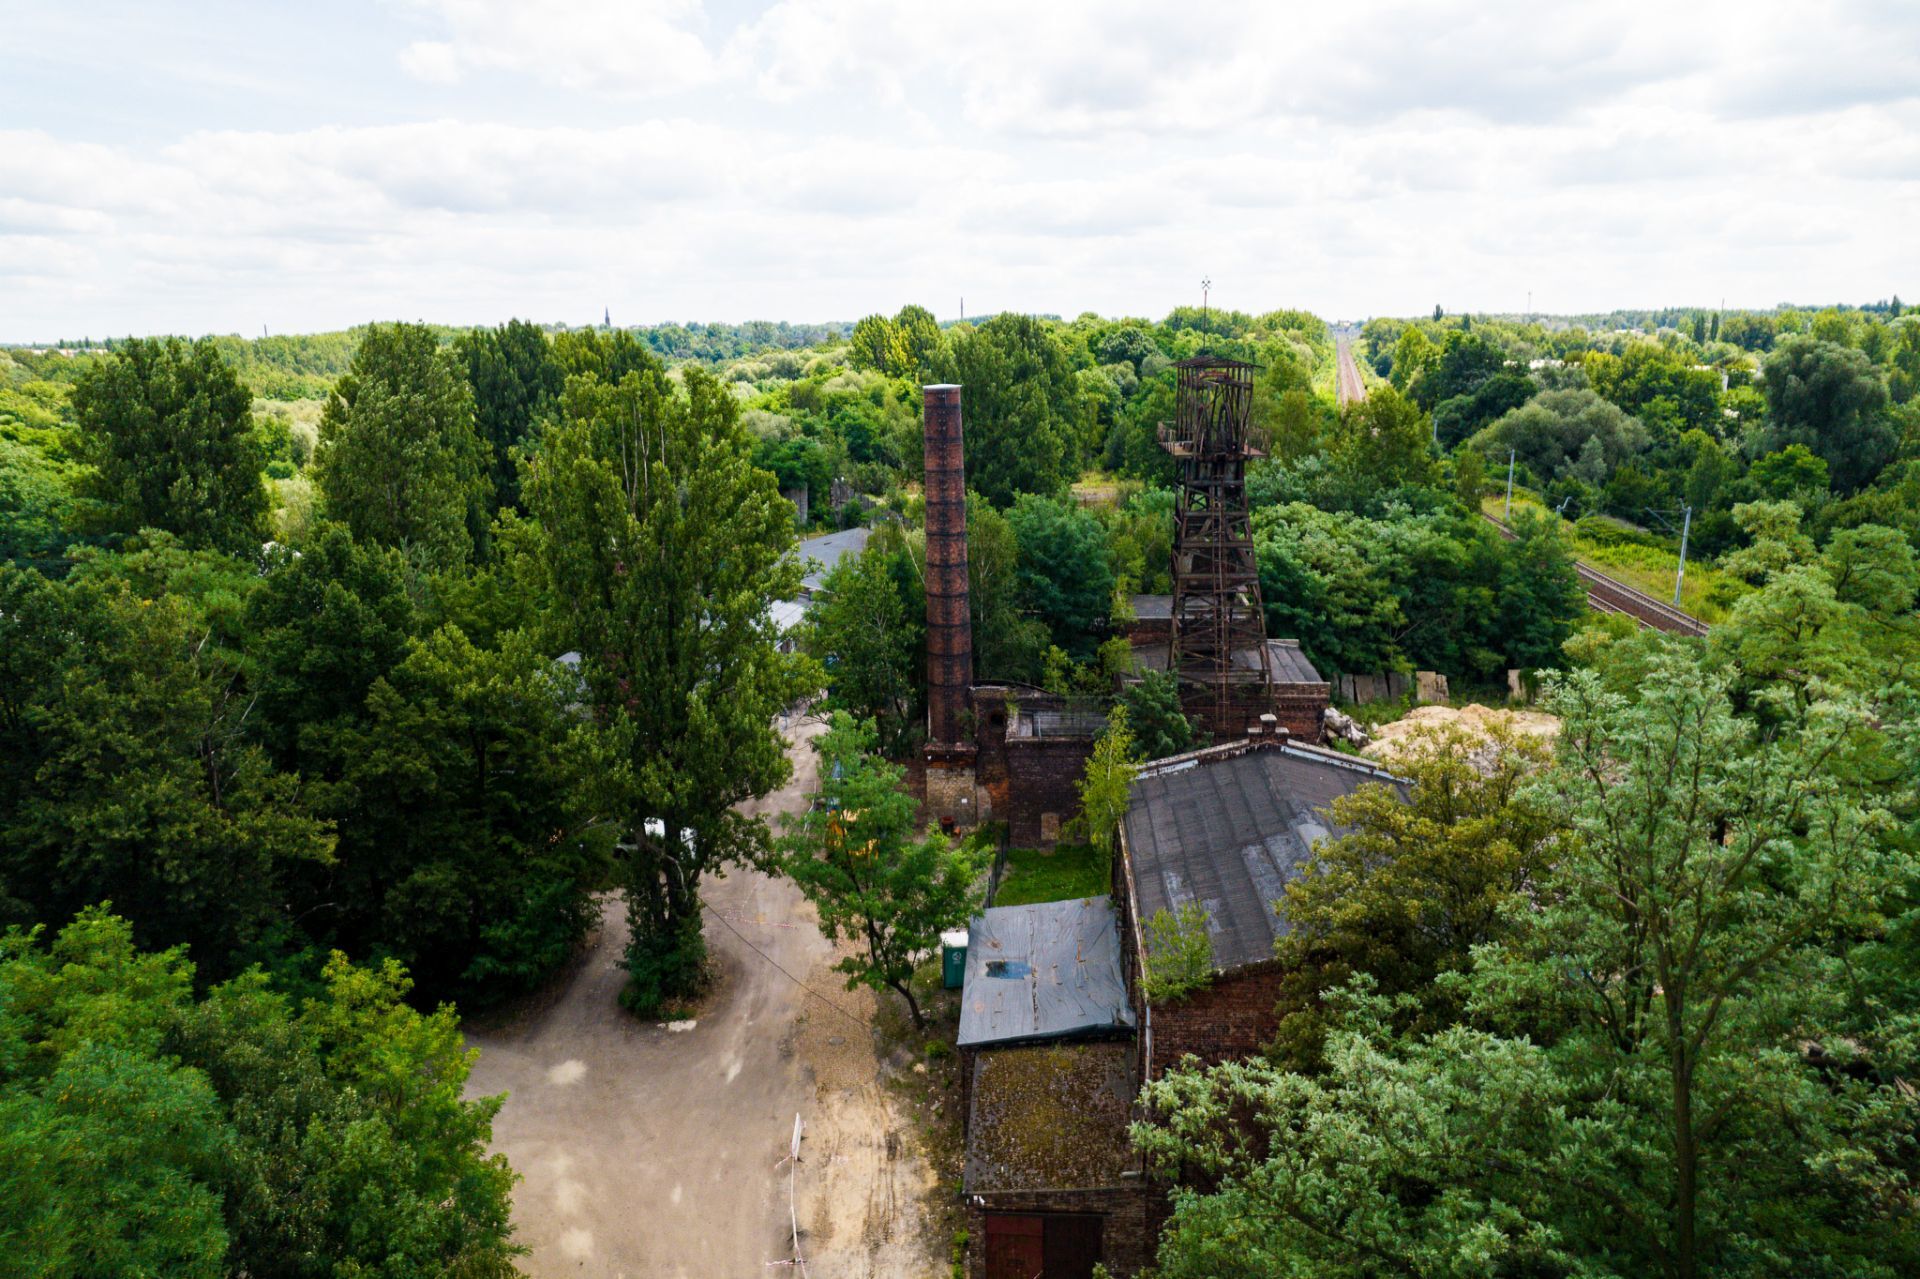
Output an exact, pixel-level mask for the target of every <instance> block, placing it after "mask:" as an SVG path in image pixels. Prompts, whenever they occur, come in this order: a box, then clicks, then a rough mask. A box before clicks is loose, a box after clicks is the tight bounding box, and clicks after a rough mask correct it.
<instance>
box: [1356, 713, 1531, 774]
mask: <svg viewBox="0 0 1920 1279" xmlns="http://www.w3.org/2000/svg"><path fill="white" fill-rule="evenodd" d="M1496 726H1498V727H1504V728H1506V729H1509V730H1510V731H1512V732H1513V733H1515V734H1517V735H1521V736H1527V737H1539V738H1543V739H1545V740H1546V741H1548V742H1551V741H1552V740H1553V739H1554V738H1555V737H1556V736H1558V735H1559V732H1560V721H1559V720H1558V719H1557V718H1555V717H1554V716H1552V715H1548V714H1545V713H1544V712H1541V711H1523V710H1503V709H1500V708H1497V707H1489V706H1480V705H1477V704H1471V703H1470V704H1468V705H1466V706H1416V707H1414V708H1413V709H1412V710H1410V711H1408V712H1407V713H1406V714H1405V715H1403V716H1401V717H1400V718H1399V719H1397V720H1394V721H1393V722H1392V723H1390V724H1381V725H1378V726H1377V727H1375V728H1372V729H1370V730H1368V731H1369V732H1371V733H1372V735H1373V742H1372V744H1371V745H1369V746H1367V747H1366V748H1365V749H1364V750H1363V751H1362V752H1361V753H1362V754H1364V755H1371V756H1373V757H1374V758H1375V759H1383V760H1389V761H1391V760H1397V759H1403V758H1405V757H1406V756H1407V755H1409V754H1410V753H1412V752H1415V751H1417V750H1419V749H1421V748H1423V747H1424V746H1426V745H1427V744H1428V743H1429V742H1431V741H1432V735H1433V734H1437V733H1441V732H1445V731H1446V730H1448V729H1456V730H1458V731H1459V732H1461V733H1462V734H1464V735H1465V736H1466V737H1467V739H1468V740H1469V741H1473V742H1486V741H1487V740H1488V733H1489V731H1490V729H1492V728H1494V727H1496Z"/></svg>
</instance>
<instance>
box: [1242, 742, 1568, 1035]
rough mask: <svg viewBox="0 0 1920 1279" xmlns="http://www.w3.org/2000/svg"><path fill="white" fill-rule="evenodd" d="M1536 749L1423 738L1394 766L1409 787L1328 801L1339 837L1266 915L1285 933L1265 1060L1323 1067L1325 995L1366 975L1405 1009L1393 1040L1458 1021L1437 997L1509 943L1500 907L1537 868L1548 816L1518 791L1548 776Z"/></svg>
mask: <svg viewBox="0 0 1920 1279" xmlns="http://www.w3.org/2000/svg"><path fill="white" fill-rule="evenodd" d="M1546 758H1547V749H1546V747H1545V746H1544V745H1543V744H1541V743H1540V742H1539V741H1538V740H1537V739H1534V738H1531V737H1526V736H1523V735H1520V734H1518V733H1516V732H1514V731H1512V730H1511V729H1506V728H1497V727H1496V728H1495V729H1494V730H1493V731H1492V733H1491V735H1490V736H1489V737H1488V738H1486V739H1485V740H1481V739H1479V738H1477V737H1473V736H1469V735H1468V734H1467V733H1465V732H1464V731H1462V730H1460V729H1457V728H1455V729H1451V730H1427V731H1425V732H1423V733H1420V734H1416V735H1415V736H1414V737H1413V738H1412V739H1410V740H1409V741H1408V742H1407V744H1406V748H1405V749H1404V750H1402V751H1401V752H1400V753H1399V754H1398V755H1397V756H1396V758H1395V761H1394V767H1395V770H1396V771H1397V772H1398V773H1400V774H1401V776H1403V777H1404V778H1405V779H1406V781H1405V783H1404V784H1401V783H1387V782H1382V783H1376V784H1371V785H1367V786H1362V787H1360V788H1359V789H1358V790H1356V791H1354V792H1353V793H1352V794H1350V795H1345V796H1342V797H1341V798H1339V799H1336V800H1335V801H1334V802H1333V806H1332V809H1331V813H1330V815H1331V817H1332V818H1333V820H1334V822H1335V823H1336V824H1337V825H1339V826H1340V827H1342V828H1344V829H1345V830H1346V831H1347V832H1348V833H1346V834H1344V835H1340V836H1338V837H1336V838H1334V839H1330V840H1327V841H1326V842H1324V843H1322V844H1320V845H1318V846H1317V847H1316V848H1315V849H1314V850H1313V853H1312V856H1311V858H1310V859H1309V860H1308V861H1307V863H1306V865H1305V866H1303V867H1302V868H1301V871H1300V874H1299V876H1298V877H1297V878H1295V879H1294V880H1293V881H1292V882H1291V883H1289V884H1288V885H1287V894H1286V896H1285V897H1284V898H1282V899H1281V900H1280V901H1278V902H1276V903H1275V906H1276V908H1277V909H1278V910H1279V912H1280V915H1281V917H1282V918H1283V919H1285V920H1286V925H1287V926H1286V931H1285V932H1284V933H1283V934H1282V935H1281V936H1280V937H1279V939H1278V940H1277V941H1275V943H1274V954H1275V956H1276V957H1277V958H1278V959H1279V960H1280V968H1281V971H1282V973H1283V974H1284V976H1283V977H1282V978H1281V990H1280V1000H1279V1007H1278V1009H1277V1010H1276V1011H1277V1012H1278V1014H1279V1019H1280V1022H1279V1030H1278V1032H1277V1034H1276V1035H1275V1038H1274V1044H1273V1047H1272V1049H1271V1050H1270V1053H1269V1055H1270V1056H1271V1057H1272V1058H1273V1059H1274V1060H1275V1061H1276V1062H1277V1063H1278V1064H1280V1065H1283V1066H1286V1067H1287V1068H1289V1069H1292V1070H1304V1071H1317V1070H1320V1069H1323V1068H1324V1066H1325V1064H1326V1063H1325V1059H1324V1058H1323V1056H1322V1049H1323V1047H1324V1040H1325V1037H1326V1033H1327V1030H1328V1027H1329V1023H1330V1013H1331V1012H1332V1011H1333V1010H1332V1008H1331V1007H1330V1005H1329V1003H1328V997H1329V994H1330V992H1332V991H1334V990H1336V989H1338V988H1339V987H1342V986H1345V985H1347V984H1348V983H1349V982H1350V981H1351V980H1352V979H1353V977H1354V976H1355V975H1356V974H1362V973H1364V974H1366V975H1367V977H1368V978H1370V979H1371V982H1372V986H1373V989H1375V990H1378V991H1379V992H1381V993H1382V994H1385V995H1389V996H1405V997H1406V998H1405V999H1404V1000H1402V1001H1401V1002H1400V1004H1399V1005H1398V1006H1397V1008H1396V1010H1395V1013H1394V1021H1395V1023H1396V1024H1397V1025H1400V1026H1402V1027H1415V1028H1418V1029H1422V1030H1428V1031H1433V1030H1439V1029H1440V1028H1441V1027H1443V1026H1445V1025H1447V1024H1449V1023H1450V1022H1452V1021H1453V1020H1455V1019H1456V1018H1457V1017H1458V1015H1459V1013H1460V1011H1461V1009H1460V1001H1459V992H1458V991H1457V990H1456V989H1453V988H1451V987H1447V986H1436V985H1435V980H1436V979H1437V978H1439V977H1440V976H1441V974H1443V973H1458V972H1464V971H1465V970H1466V969H1468V968H1469V967H1470V966H1471V963H1472V959H1473V951H1474V947H1476V946H1484V945H1487V944H1489V943H1492V942H1494V941H1497V940H1499V939H1501V938H1504V937H1508V936H1510V935H1511V934H1512V932H1513V921H1512V920H1511V919H1510V918H1509V917H1508V908H1509V907H1511V906H1512V905H1513V904H1514V903H1515V902H1516V901H1519V900H1520V899H1521V897H1522V895H1523V894H1524V893H1525V892H1526V890H1527V888H1528V886H1529V885H1530V884H1531V883H1533V882H1534V880H1535V879H1536V878H1537V877H1538V876H1539V874H1540V873H1541V871H1542V870H1543V869H1545V867H1546V866H1547V864H1548V862H1549V860H1550V858H1551V857H1552V855H1553V852H1554V848H1555V841H1556V837H1557V836H1558V835H1559V834H1560V832H1561V822H1560V818H1559V816H1558V814H1556V813H1554V812H1552V811H1551V810H1549V809H1547V808H1546V807H1544V806H1542V805H1541V804H1539V803H1537V802H1535V801H1534V800H1533V799H1531V798H1530V797H1529V796H1527V795H1526V794H1525V793H1524V789H1525V787H1526V786H1527V784H1528V783H1529V782H1531V781H1532V780H1533V779H1534V778H1535V776H1536V775H1537V774H1538V772H1539V771H1540V769H1541V768H1542V767H1543V766H1544V764H1545V763H1546Z"/></svg>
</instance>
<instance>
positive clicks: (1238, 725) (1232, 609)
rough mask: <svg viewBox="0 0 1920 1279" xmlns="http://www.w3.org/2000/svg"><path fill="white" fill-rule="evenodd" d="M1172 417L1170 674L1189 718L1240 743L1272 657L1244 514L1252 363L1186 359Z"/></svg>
mask: <svg viewBox="0 0 1920 1279" xmlns="http://www.w3.org/2000/svg"><path fill="white" fill-rule="evenodd" d="M1174 367H1175V368H1177V369H1178V370H1179V384H1178V396H1177V400H1176V414H1175V416H1176V420H1175V421H1174V422H1173V423H1172V425H1171V426H1170V427H1169V426H1168V425H1167V424H1164V423H1163V424H1162V425H1161V427H1160V442H1161V446H1162V447H1163V448H1165V449H1166V450H1167V451H1168V452H1169V453H1171V454H1173V456H1174V457H1175V458H1177V459H1178V460H1179V463H1180V496H1179V501H1178V504H1177V506H1176V507H1175V510H1174V534H1173V627H1172V631H1173V634H1172V639H1171V641H1170V651H1169V653H1168V657H1167V669H1168V670H1170V671H1173V672H1174V673H1175V674H1176V675H1177V676H1178V678H1179V680H1180V700H1181V702H1182V704H1183V705H1184V706H1185V708H1186V712H1187V714H1188V715H1189V716H1190V717H1192V718H1194V719H1196V720H1198V721H1199V722H1200V723H1201V724H1203V725H1204V726H1205V727H1206V729H1207V731H1208V732H1210V733H1212V734H1213V736H1214V737H1215V738H1216V739H1219V738H1226V737H1238V736H1240V735H1241V734H1242V733H1243V732H1245V731H1246V728H1247V725H1248V723H1249V722H1250V721H1256V720H1258V719H1259V717H1260V715H1261V714H1262V713H1263V712H1266V711H1269V710H1271V709H1272V705H1273V669H1272V659H1271V657H1270V656H1269V654H1268V652H1267V628H1266V619H1265V616H1264V614H1263V612H1262V610H1261V605H1260V575H1259V570H1258V568H1257V567H1256V565H1255V563H1254V557H1253V526H1252V522H1251V520H1250V519H1249V517H1248V514H1247V459H1249V458H1253V457H1260V456H1263V452H1262V450H1261V449H1260V448H1259V447H1258V446H1257V444H1258V442H1257V441H1256V440H1255V439H1254V437H1253V431H1252V422H1251V419H1252V414H1253V365H1251V364H1247V363H1244V362H1242V361H1240V360H1227V359H1221V358H1219V357H1216V356H1208V355H1200V356H1195V357H1194V358H1192V359H1189V360H1182V361H1180V362H1179V363H1178V364H1177V365H1175V366H1174Z"/></svg>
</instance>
